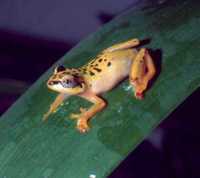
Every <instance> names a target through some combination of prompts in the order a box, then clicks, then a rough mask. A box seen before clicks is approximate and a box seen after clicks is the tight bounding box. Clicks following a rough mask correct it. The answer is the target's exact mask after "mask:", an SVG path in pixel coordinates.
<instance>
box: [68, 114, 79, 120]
mask: <svg viewBox="0 0 200 178" xmlns="http://www.w3.org/2000/svg"><path fill="white" fill-rule="evenodd" d="M69 117H70V119H79V117H80V114H75V113H71V114H70V116H69Z"/></svg>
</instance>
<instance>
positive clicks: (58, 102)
mask: <svg viewBox="0 0 200 178" xmlns="http://www.w3.org/2000/svg"><path fill="white" fill-rule="evenodd" d="M68 97H69V95H67V94H64V93H61V94H59V95H58V96H57V97H56V99H55V100H54V102H53V103H52V104H51V105H50V108H49V110H48V112H47V113H45V114H44V116H43V119H42V120H43V121H46V120H47V119H48V117H49V115H50V114H51V113H54V112H55V111H56V110H57V108H58V107H59V106H60V105H61V104H62V103H63V101H64V100H65V99H66V98H68Z"/></svg>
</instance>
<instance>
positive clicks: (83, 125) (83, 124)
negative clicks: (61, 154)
mask: <svg viewBox="0 0 200 178" xmlns="http://www.w3.org/2000/svg"><path fill="white" fill-rule="evenodd" d="M86 112H87V110H86V109H85V108H82V107H80V113H79V114H75V113H72V114H70V118H71V119H76V120H77V126H76V128H77V129H78V130H79V132H81V133H85V132H87V131H89V126H88V123H87V122H88V119H87V117H86V116H84V113H86Z"/></svg>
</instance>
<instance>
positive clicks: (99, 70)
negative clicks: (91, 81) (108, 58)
mask: <svg viewBox="0 0 200 178" xmlns="http://www.w3.org/2000/svg"><path fill="white" fill-rule="evenodd" d="M93 69H94V70H96V71H97V72H101V69H99V68H96V67H94V68H93Z"/></svg>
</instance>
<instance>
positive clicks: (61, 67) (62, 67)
mask: <svg viewBox="0 0 200 178" xmlns="http://www.w3.org/2000/svg"><path fill="white" fill-rule="evenodd" d="M64 70H65V67H64V66H62V65H61V66H58V67H56V68H55V70H54V73H58V72H62V71H64Z"/></svg>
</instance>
